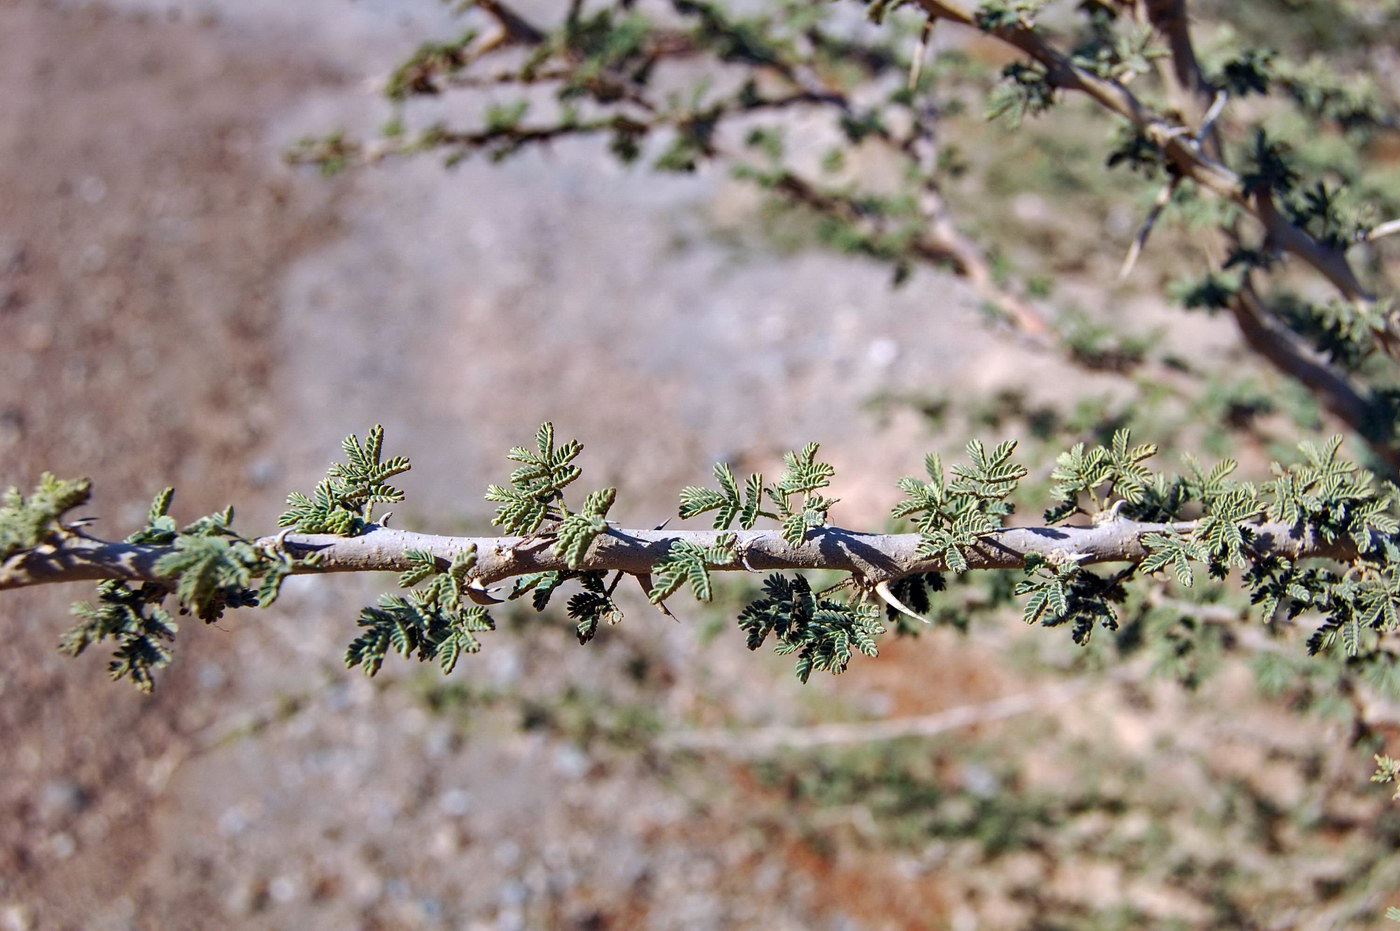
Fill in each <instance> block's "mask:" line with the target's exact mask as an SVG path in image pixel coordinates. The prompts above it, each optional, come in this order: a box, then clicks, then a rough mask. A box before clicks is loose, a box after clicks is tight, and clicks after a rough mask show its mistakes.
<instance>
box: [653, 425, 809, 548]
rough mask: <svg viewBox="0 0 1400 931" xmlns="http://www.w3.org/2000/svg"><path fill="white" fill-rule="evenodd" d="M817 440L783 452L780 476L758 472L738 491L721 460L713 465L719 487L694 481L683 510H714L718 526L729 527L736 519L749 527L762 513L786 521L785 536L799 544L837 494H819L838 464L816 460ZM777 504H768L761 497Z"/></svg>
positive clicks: (684, 515) (682, 512)
mask: <svg viewBox="0 0 1400 931" xmlns="http://www.w3.org/2000/svg"><path fill="white" fill-rule="evenodd" d="M818 449H819V447H818V445H817V444H816V443H808V444H807V445H806V446H804V447H803V448H802V450H801V451H800V452H798V451H796V450H789V451H788V452H787V453H784V454H783V465H784V466H785V468H784V470H783V473H782V475H780V476H779V477H778V481H777V482H776V483H774V484H772V485H766V484H764V481H763V476H762V475H760V474H754V475H750V476H749V478H748V480H747V481H746V482H745V483H744V492H743V495H742V496H740V493H739V486H738V482H737V481H736V480H735V478H734V473H733V472H732V471H731V470H730V468H729V466H727V465H725V464H724V463H717V464H716V465H715V468H714V474H715V480H716V481H717V482H718V483H719V490H718V491H715V490H714V489H712V488H701V487H699V486H696V485H690V486H687V487H686V488H684V489H682V490H681V506H680V516H681V517H682V518H687V517H694V516H696V515H698V514H704V513H707V512H709V511H715V512H716V513H715V519H714V528H715V529H716V530H725V529H727V528H728V527H729V526H730V525H731V524H732V523H733V522H734V521H735V520H736V519H737V520H738V522H739V526H740V527H742V528H743V529H745V530H750V529H752V528H753V527H754V525H755V524H757V523H758V519H759V518H760V517H767V518H771V519H772V520H776V521H778V522H779V523H780V524H781V525H782V533H783V539H784V540H786V541H787V542H788V543H790V544H791V545H793V546H800V545H801V543H802V541H803V540H804V539H806V537H807V532H808V531H809V530H811V529H812V528H814V527H820V526H823V525H824V524H825V523H826V522H827V520H828V516H829V513H830V511H831V507H832V505H834V504H836V499H833V498H827V497H824V496H822V495H819V494H817V492H818V491H819V490H821V489H823V488H826V487H827V486H828V485H830V484H831V478H832V476H833V475H835V474H836V469H835V468H834V467H833V466H831V465H830V464H829V463H825V462H819V461H817V458H816V457H817V450H818ZM765 497H766V498H767V499H768V502H769V503H770V504H771V505H772V506H773V510H771V511H770V510H764V508H763V498H765Z"/></svg>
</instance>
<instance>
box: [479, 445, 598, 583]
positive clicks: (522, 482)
mask: <svg viewBox="0 0 1400 931" xmlns="http://www.w3.org/2000/svg"><path fill="white" fill-rule="evenodd" d="M581 452H583V444H581V443H580V442H579V441H578V440H569V441H568V442H567V443H564V444H563V445H562V446H558V447H556V446H555V441H554V424H552V423H544V424H541V425H540V428H539V429H538V430H537V431H535V449H534V450H529V449H526V448H525V447H523V446H515V447H512V449H511V451H510V452H509V453H508V454H507V458H508V459H510V460H511V461H512V462H519V463H521V466H520V467H519V468H517V469H516V470H515V471H514V472H512V473H511V475H510V487H509V488H506V487H503V486H501V485H491V486H490V487H489V488H487V490H486V500H487V501H494V502H498V503H499V504H500V507H498V508H497V509H496V516H495V517H494V518H493V519H492V521H491V522H492V523H493V524H498V525H500V526H501V527H504V528H505V530H506V532H507V533H517V534H527V535H534V534H536V533H538V532H545V533H548V534H550V535H552V536H553V537H554V544H553V547H552V548H553V550H554V552H555V553H557V554H558V555H560V556H562V557H564V560H565V561H566V562H567V563H568V565H569V567H570V568H571V569H576V568H578V567H579V566H580V565H581V564H582V562H583V559H584V556H585V555H586V554H587V552H588V548H589V547H590V546H591V545H592V544H593V541H594V540H596V539H597V538H598V535H599V534H602V533H606V532H607V529H608V520H607V516H608V510H609V509H610V508H611V507H612V506H613V503H614V502H615V501H616V500H617V489H616V488H603V489H600V490H598V491H595V492H591V493H589V494H588V495H587V496H585V498H584V501H583V506H582V507H581V508H580V509H579V510H577V511H570V510H569V508H568V506H567V504H566V503H565V501H564V491H563V489H564V488H565V487H566V486H568V485H570V484H572V483H573V482H574V481H576V480H577V479H578V477H579V476H580V475H582V474H583V473H582V470H581V469H580V468H579V467H578V466H577V465H575V464H574V460H575V459H577V458H578V455H579V453H581ZM547 521H548V522H549V524H550V526H549V527H548V529H547V530H544V531H542V530H541V528H542V527H543V526H544V524H545V523H546V522H547Z"/></svg>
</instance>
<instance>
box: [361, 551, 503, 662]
mask: <svg viewBox="0 0 1400 931" xmlns="http://www.w3.org/2000/svg"><path fill="white" fill-rule="evenodd" d="M407 556H408V558H409V561H410V562H411V563H412V567H411V568H409V569H407V570H405V571H404V572H403V574H402V575H400V576H399V584H400V587H403V588H408V587H409V586H411V585H417V584H419V583H420V582H426V583H427V584H426V585H422V586H421V587H419V588H415V589H413V590H412V591H410V592H409V593H408V595H407V596H403V595H394V594H386V595H382V596H381V597H380V599H379V603H378V604H377V605H375V606H370V607H366V608H364V609H362V610H361V611H360V618H359V622H358V623H359V626H360V627H361V628H362V630H361V633H360V635H359V636H358V637H356V638H355V639H354V640H353V641H352V642H351V644H350V646H349V647H348V648H347V649H346V651H345V665H346V666H347V667H349V668H354V667H355V666H360V667H361V668H362V669H364V672H365V675H367V676H373V675H374V674H375V673H377V672H379V669H380V667H381V666H382V665H383V663H384V657H385V656H387V655H388V653H389V652H390V651H391V650H392V651H393V652H395V653H398V654H399V655H400V656H404V657H409V656H417V658H418V661H419V662H429V661H432V660H436V661H437V663H438V665H439V666H441V667H442V671H443V673H450V672H451V671H452V670H453V669H454V668H455V667H456V665H457V660H458V659H460V658H461V655H462V654H463V653H476V652H478V651H479V650H480V649H481V642H480V641H479V640H477V638H476V636H475V635H476V634H478V633H481V632H482V631H486V630H495V629H496V623H495V621H494V620H493V619H492V618H491V616H490V615H489V614H488V613H487V612H486V609H485V608H484V607H482V606H480V605H477V604H471V603H469V601H470V586H471V581H472V580H471V571H472V568H473V567H474V566H475V565H476V560H477V554H476V548H475V547H468V548H466V549H463V550H459V551H458V552H457V553H455V554H454V555H453V557H452V560H451V562H448V563H447V564H446V565H443V564H442V563H443V562H445V560H439V559H438V558H437V557H435V556H433V555H432V554H431V553H427V552H424V551H422V550H411V551H409V553H408V554H407Z"/></svg>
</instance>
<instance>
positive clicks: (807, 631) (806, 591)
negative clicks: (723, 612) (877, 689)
mask: <svg viewBox="0 0 1400 931" xmlns="http://www.w3.org/2000/svg"><path fill="white" fill-rule="evenodd" d="M763 590H764V593H765V597H763V598H759V599H757V600H755V601H754V602H752V603H751V604H750V605H749V606H748V607H746V608H745V609H744V611H743V613H742V614H740V615H739V628H740V629H741V630H743V631H744V632H745V633H746V634H748V647H749V649H750V650H757V649H758V648H759V647H761V646H763V644H764V641H766V640H767V639H768V637H769V635H770V634H771V635H773V637H774V638H775V640H776V641H777V643H776V645H775V646H774V652H775V653H777V654H779V655H780V656H786V655H790V654H793V653H795V654H797V666H796V671H797V678H798V679H800V680H802V681H803V682H806V681H807V680H808V678H810V677H811V675H812V672H813V671H814V670H816V671H822V670H826V671H829V672H831V673H833V674H835V673H842V672H845V671H846V667H847V666H848V665H849V664H850V662H851V658H852V657H853V656H854V655H855V653H856V652H860V653H864V654H865V655H866V656H877V655H879V651H878V650H877V649H876V646H875V639H876V638H877V637H879V636H880V635H881V634H883V633H884V632H885V628H884V627H883V626H882V625H881V624H880V623H879V620H878V619H879V609H878V608H875V607H873V606H871V605H866V604H849V603H842V602H838V601H833V600H830V599H828V598H825V597H823V596H822V595H821V594H815V593H813V592H812V589H811V586H810V585H808V583H807V580H806V579H805V578H803V577H802V576H800V575H799V576H795V577H793V578H791V579H788V578H786V577H784V576H781V575H771V576H769V577H768V579H767V580H766V581H765V582H764V583H763Z"/></svg>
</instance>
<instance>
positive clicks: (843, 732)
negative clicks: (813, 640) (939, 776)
mask: <svg viewBox="0 0 1400 931" xmlns="http://www.w3.org/2000/svg"><path fill="white" fill-rule="evenodd" d="M1142 675H1143V671H1142V669H1141V668H1140V667H1139V666H1138V665H1137V664H1132V665H1130V666H1124V667H1122V668H1120V669H1119V670H1117V671H1115V672H1114V673H1113V674H1112V675H1110V676H1108V677H1107V678H1106V679H1093V678H1089V677H1084V678H1079V679H1073V680H1071V681H1069V682H1060V683H1056V684H1055V685H1051V686H1048V687H1046V688H1042V689H1034V690H1032V691H1029V692H1021V693H1019V694H1016V695H1007V696H1004V697H1002V698H995V699H992V700H991V701H985V702H977V703H976V704H970V705H959V706H957V707H954V708H946V709H944V710H943V711H936V712H934V713H933V714H925V715H918V716H916V717H908V718H892V719H890V720H885V721H860V722H856V723H853V724H818V725H815V726H812V727H783V726H774V727H755V728H749V729H746V730H732V729H726V728H708V729H705V730H692V731H680V732H675V733H671V734H665V735H663V736H662V737H661V738H660V740H659V741H658V745H659V746H660V748H661V749H663V750H671V751H676V750H718V751H721V752H723V753H726V754H728V755H730V756H737V757H750V756H763V755H765V754H769V753H773V752H774V751H777V750H803V749H811V748H814V747H825V746H837V745H842V744H859V743H872V742H877V741H885V740H898V739H900V738H902V737H934V736H936V735H938V734H943V733H946V732H948V731H953V730H959V729H961V728H964V727H974V726H976V725H979V724H988V723H990V722H992V721H1000V720H1004V719H1006V718H1011V717H1015V716H1017V715H1021V714H1027V713H1029V712H1032V711H1043V710H1045V709H1046V708H1048V707H1050V706H1052V705H1058V704H1063V703H1065V702H1067V701H1070V700H1072V699H1074V698H1077V697H1079V696H1080V695H1082V694H1083V693H1084V692H1086V691H1089V690H1090V689H1093V688H1095V687H1097V686H1099V685H1103V684H1111V683H1114V682H1119V681H1130V680H1136V679H1140V678H1141V677H1142Z"/></svg>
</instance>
